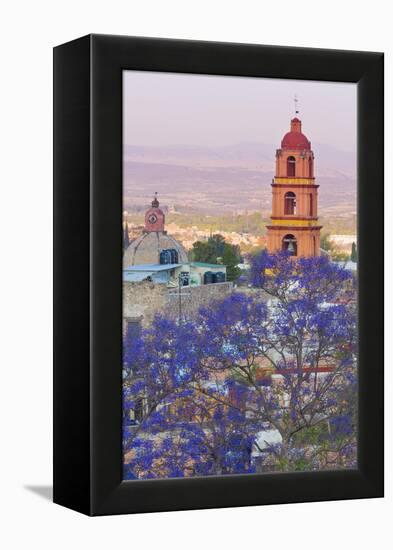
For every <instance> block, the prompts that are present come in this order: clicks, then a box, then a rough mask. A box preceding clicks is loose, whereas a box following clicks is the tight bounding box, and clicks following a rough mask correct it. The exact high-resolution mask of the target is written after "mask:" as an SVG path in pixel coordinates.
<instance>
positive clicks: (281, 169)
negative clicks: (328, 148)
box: [267, 117, 322, 256]
mask: <svg viewBox="0 0 393 550" xmlns="http://www.w3.org/2000/svg"><path fill="white" fill-rule="evenodd" d="M318 187H319V185H316V184H315V177H314V153H313V152H312V150H311V143H310V142H309V141H308V139H307V138H306V136H305V135H304V134H303V133H302V123H301V121H300V120H299V119H298V118H297V117H295V118H293V119H292V120H291V129H290V132H288V133H287V134H285V136H284V137H283V139H282V141H281V149H277V151H276V175H275V177H274V178H273V181H272V190H273V200H272V215H271V225H268V226H267V248H268V251H269V252H270V253H273V252H278V251H280V250H287V251H288V252H289V253H290V254H291V256H319V254H320V231H321V227H322V226H320V225H318Z"/></svg>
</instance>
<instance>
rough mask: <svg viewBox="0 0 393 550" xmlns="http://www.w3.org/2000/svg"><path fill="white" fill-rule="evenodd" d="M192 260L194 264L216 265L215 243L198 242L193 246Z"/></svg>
mask: <svg viewBox="0 0 393 550" xmlns="http://www.w3.org/2000/svg"><path fill="white" fill-rule="evenodd" d="M192 258H193V260H194V262H205V263H213V264H214V263H216V262H217V254H216V247H215V245H214V243H212V242H209V241H196V242H195V243H194V244H193V245H192Z"/></svg>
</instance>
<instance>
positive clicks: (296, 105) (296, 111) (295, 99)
mask: <svg viewBox="0 0 393 550" xmlns="http://www.w3.org/2000/svg"><path fill="white" fill-rule="evenodd" d="M293 102H294V103H295V115H298V114H299V107H298V103H299V100H298V98H297V95H296V94H295V97H294V98H293Z"/></svg>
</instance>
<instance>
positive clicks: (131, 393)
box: [123, 116, 357, 479]
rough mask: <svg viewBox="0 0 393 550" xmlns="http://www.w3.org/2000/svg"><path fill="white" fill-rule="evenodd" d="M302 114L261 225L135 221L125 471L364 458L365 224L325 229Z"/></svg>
mask: <svg viewBox="0 0 393 550" xmlns="http://www.w3.org/2000/svg"><path fill="white" fill-rule="evenodd" d="M314 158H315V157H314V152H313V150H312V149H311V142H310V141H309V140H308V138H307V137H306V136H305V134H304V133H303V131H302V123H301V121H300V119H299V118H298V117H297V116H295V117H294V118H293V119H292V120H291V121H290V128H289V131H288V132H287V133H286V134H285V135H284V137H283V139H282V141H281V146H280V148H278V149H277V150H276V157H275V159H276V160H275V175H274V178H273V180H272V182H271V183H270V182H269V185H270V187H271V193H272V196H271V213H270V220H269V221H268V222H267V224H266V228H265V231H264V233H263V234H260V235H257V234H251V233H248V232H247V231H245V232H240V233H238V232H236V231H220V232H219V233H216V232H212V231H211V230H207V229H199V228H198V226H196V225H192V226H190V227H183V226H181V225H178V224H177V223H175V222H173V221H172V222H171V223H166V215H167V213H168V211H166V210H165V208H163V207H162V206H161V205H160V200H161V197H158V194H157V193H156V194H155V195H154V197H153V200H152V202H151V206H150V207H148V208H146V211H145V214H144V223H143V224H138V223H134V222H130V221H129V219H128V213H127V212H125V214H124V227H123V249H124V256H123V339H124V348H123V456H124V469H123V476H124V478H125V479H142V478H160V477H184V476H204V475H223V474H234V473H236V474H239V473H240V474H244V473H263V472H272V471H299V470H322V469H339V468H353V467H355V466H356V460H357V458H356V456H357V451H356V433H357V427H356V426H357V410H356V403H357V393H356V392H357V376H356V350H357V325H356V315H357V312H356V265H357V249H356V235H353V234H352V235H339V234H337V235H335V234H329V235H327V234H326V235H323V234H321V232H322V229H323V226H322V224H321V222H320V220H319V216H318V190H319V184H318V181H317V179H316V175H315V168H314Z"/></svg>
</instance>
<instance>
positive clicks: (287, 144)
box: [281, 117, 311, 150]
mask: <svg viewBox="0 0 393 550" xmlns="http://www.w3.org/2000/svg"><path fill="white" fill-rule="evenodd" d="M281 149H300V150H303V149H307V150H310V149H311V143H310V142H309V141H308V139H307V138H306V136H305V135H304V134H303V133H302V123H301V120H299V119H298V118H297V117H295V118H293V119H292V120H291V131H290V132H287V133H286V134H285V136H284V137H283V139H282V141H281Z"/></svg>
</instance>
